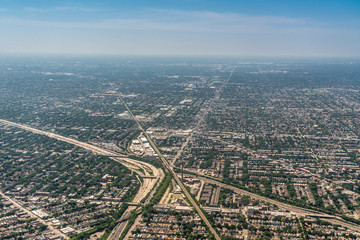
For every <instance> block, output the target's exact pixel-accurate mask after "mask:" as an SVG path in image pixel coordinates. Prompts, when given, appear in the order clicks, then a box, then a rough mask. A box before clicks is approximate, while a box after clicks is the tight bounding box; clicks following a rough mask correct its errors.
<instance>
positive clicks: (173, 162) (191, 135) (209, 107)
mask: <svg viewBox="0 0 360 240" xmlns="http://www.w3.org/2000/svg"><path fill="white" fill-rule="evenodd" d="M233 73H234V70H233V71H231V73H230V75H229V77H228V78H227V79H226V80H225V82H224V83H223V84H222V85H221V87H220V88H219V89H218V90H217V91H216V92H215V96H214V97H213V98H212V99H211V100H210V101H209V106H208V107H207V108H206V109H205V110H203V112H204V113H203V114H200V117H199V119H198V121H197V122H196V125H195V127H194V129H192V131H191V133H190V134H189V136H188V137H187V138H186V140H185V142H184V143H183V144H182V145H181V148H180V151H178V152H177V154H176V155H175V157H174V159H173V160H172V161H171V165H174V164H175V162H176V161H177V159H178V158H179V157H180V156H181V154H182V152H183V151H184V149H185V148H186V147H187V145H188V144H189V141H190V140H191V139H192V137H193V135H194V133H195V132H196V131H198V130H199V129H200V127H201V126H202V124H203V123H204V121H205V119H206V116H207V114H208V113H209V112H211V108H212V106H213V105H214V102H215V100H218V99H219V98H220V94H221V90H222V89H223V88H224V86H225V85H226V84H227V83H228V82H229V80H230V78H231V77H232V75H233Z"/></svg>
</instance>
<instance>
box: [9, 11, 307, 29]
mask: <svg viewBox="0 0 360 240" xmlns="http://www.w3.org/2000/svg"><path fill="white" fill-rule="evenodd" d="M80 10H82V11H90V10H91V9H87V10H86V9H82V8H74V7H56V8H52V9H40V8H27V9H26V11H29V12H48V11H59V12H62V11H80ZM6 21H7V22H8V23H11V22H12V23H13V24H16V25H24V26H33V27H41V26H45V27H61V28H85V29H88V28H93V29H118V30H146V31H187V32H220V33H221V32H223V33H226V32H228V33H259V34H260V33H266V32H277V31H284V30H286V29H290V28H291V29H294V28H295V29H296V28H307V27H311V26H310V25H309V23H308V22H307V21H305V20H303V19H295V18H286V17H281V16H250V15H241V14H236V13H217V12H209V11H177V10H164V9H149V10H147V11H145V12H139V13H137V14H133V17H123V18H112V19H101V20H96V21H77V22H67V21H61V22H60V21H51V19H48V20H46V21H42V20H22V19H20V18H13V19H6Z"/></svg>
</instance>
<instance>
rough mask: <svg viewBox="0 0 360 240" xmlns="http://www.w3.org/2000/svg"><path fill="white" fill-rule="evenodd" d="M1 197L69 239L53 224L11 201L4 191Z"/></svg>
mask: <svg viewBox="0 0 360 240" xmlns="http://www.w3.org/2000/svg"><path fill="white" fill-rule="evenodd" d="M0 195H1V196H2V197H4V198H5V199H6V200H8V201H10V202H11V203H12V204H14V205H15V206H16V207H18V208H19V209H21V210H23V211H24V212H26V213H27V214H29V215H30V216H31V218H37V219H38V220H39V222H41V223H42V224H44V225H46V226H48V227H49V229H50V230H52V231H53V232H55V233H56V234H58V235H59V236H61V237H63V238H65V239H69V237H68V236H66V235H65V234H64V233H62V232H61V231H60V230H59V229H57V228H54V227H53V226H52V225H51V224H48V223H47V222H46V221H45V220H43V219H41V218H39V217H38V216H37V215H35V214H34V213H33V212H31V211H29V210H27V209H26V208H25V207H23V206H22V205H21V204H19V203H17V202H16V201H15V200H13V199H11V198H10V197H8V196H6V195H5V194H4V193H3V192H2V191H0Z"/></svg>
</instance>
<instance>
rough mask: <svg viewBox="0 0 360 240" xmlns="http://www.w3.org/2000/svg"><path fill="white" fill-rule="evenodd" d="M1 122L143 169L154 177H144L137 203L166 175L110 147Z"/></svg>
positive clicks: (117, 230) (136, 199)
mask: <svg viewBox="0 0 360 240" xmlns="http://www.w3.org/2000/svg"><path fill="white" fill-rule="evenodd" d="M0 123H2V124H5V125H9V126H13V127H17V128H21V129H24V130H27V131H30V132H33V133H37V134H41V135H45V136H48V137H51V138H55V139H57V140H60V141H63V142H67V143H71V144H73V145H76V146H79V147H82V148H85V149H88V150H91V151H93V152H94V153H97V154H101V155H105V156H109V157H110V158H111V159H113V160H114V161H117V162H119V163H121V164H123V165H124V166H126V167H127V168H129V169H131V170H134V171H135V172H137V173H138V174H139V175H142V174H140V171H139V170H140V169H141V170H142V171H143V172H144V175H145V176H153V177H154V178H143V183H142V185H141V187H140V189H139V191H138V193H137V194H136V196H135V198H134V199H133V201H132V202H133V203H135V204H138V203H140V202H141V200H142V199H143V198H145V197H146V196H147V195H148V194H149V193H151V191H152V190H154V187H155V185H156V183H157V182H158V180H159V179H161V178H162V177H163V176H164V173H163V172H162V171H161V170H159V169H157V168H156V167H155V166H153V165H151V164H149V163H146V162H141V161H138V160H134V159H131V158H127V157H126V156H125V155H122V154H119V153H117V152H114V151H111V150H108V149H104V148H101V147H98V146H94V145H92V144H89V143H84V142H81V141H78V140H75V139H72V138H68V137H64V136H61V135H59V134H55V133H51V132H46V131H43V130H39V129H36V128H33V127H29V126H26V125H24V124H18V123H14V122H10V121H7V120H3V119H0ZM131 210H133V209H132V207H129V208H128V209H127V210H126V212H128V211H130V212H131ZM119 225H120V224H119ZM119 225H118V226H116V227H115V229H114V231H113V232H114V235H115V236H117V235H119V236H120V235H121V231H122V229H123V228H121V227H122V225H123V224H121V226H119ZM120 230H121V231H120ZM119 231H120V232H119ZM112 234H113V233H112Z"/></svg>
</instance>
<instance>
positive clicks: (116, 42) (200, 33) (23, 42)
mask: <svg viewBox="0 0 360 240" xmlns="http://www.w3.org/2000/svg"><path fill="white" fill-rule="evenodd" d="M359 12H360V1H358V0H345V1H336V0H330V1H325V0H319V1H310V0H305V1H286V0H281V1H266V0H255V1H236V0H234V1H232V0H227V1H221V0H184V1H174V0H172V1H165V0H155V1H145V0H142V1H130V0H125V1H112V0H107V1H93V0H90V1H58V0H56V1H45V0H34V1H21V0H20V1H9V0H1V1H0V31H1V33H0V34H1V37H0V53H18V54H23V53H25V54H27V53H30V54H31V53H32V54H33V53H35V54H36V53H41V54H48V53H55V54H111V55H235V56H360V44H359V42H360V28H359V26H360V14H359Z"/></svg>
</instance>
